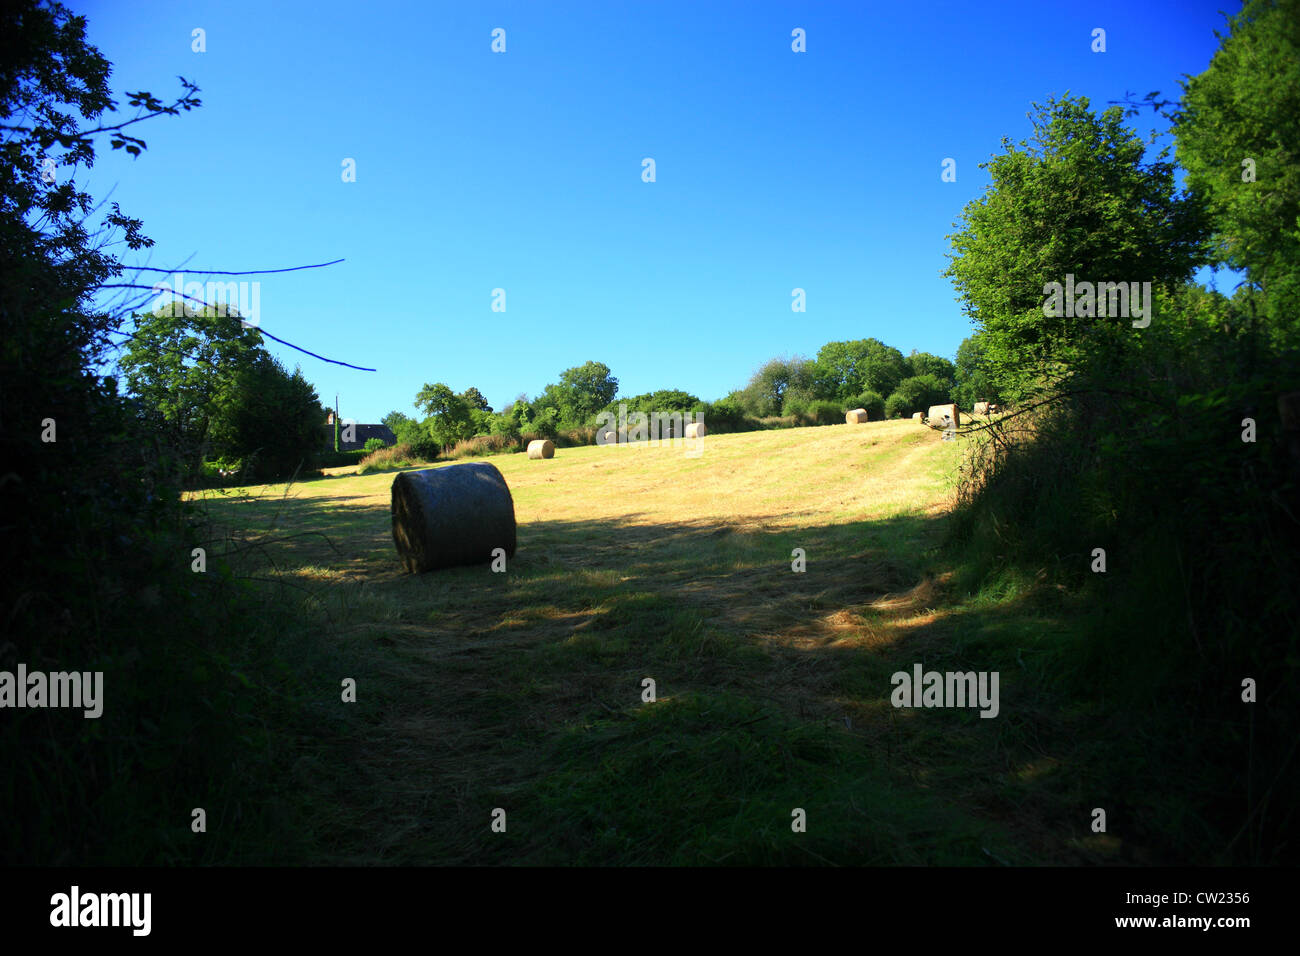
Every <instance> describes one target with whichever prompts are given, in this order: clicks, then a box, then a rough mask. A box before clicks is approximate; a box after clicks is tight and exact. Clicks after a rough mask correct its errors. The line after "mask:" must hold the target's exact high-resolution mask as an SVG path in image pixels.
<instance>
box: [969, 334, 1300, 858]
mask: <svg viewBox="0 0 1300 956" xmlns="http://www.w3.org/2000/svg"><path fill="white" fill-rule="evenodd" d="M1189 352H1190V353H1191V354H1189ZM1218 354H1219V366H1218V367H1219V368H1220V369H1226V370H1227V371H1228V374H1229V376H1231V374H1232V354H1233V350H1232V349H1231V348H1229V347H1228V345H1227V344H1223V343H1221V348H1220V350H1219V353H1218ZM1180 357H1181V358H1182V359H1183V362H1182V364H1181V366H1180V368H1179V370H1178V371H1177V373H1176V374H1171V375H1168V376H1166V377H1164V378H1163V379H1161V378H1160V377H1158V376H1153V375H1146V376H1144V377H1139V376H1138V375H1136V374H1134V375H1131V376H1130V377H1128V378H1112V379H1110V380H1109V382H1108V383H1107V384H1106V385H1104V386H1099V385H1095V384H1094V385H1088V384H1087V383H1086V382H1084V383H1082V385H1081V387H1079V388H1077V389H1073V390H1071V391H1070V392H1069V393H1063V394H1057V395H1054V396H1050V397H1049V398H1047V399H1045V400H1044V402H1043V403H1042V404H1039V405H1037V406H1033V407H1026V408H1024V409H1022V410H1020V411H1019V412H1017V413H1013V414H1011V415H1009V416H1007V417H1005V418H1003V419H1001V420H998V421H995V422H993V423H992V424H989V425H985V426H983V429H982V433H981V438H982V440H981V441H980V442H978V443H977V444H976V450H975V452H974V454H973V455H972V456H971V457H970V459H969V460H968V462H967V465H966V468H965V471H964V474H963V479H962V483H961V488H960V501H959V505H958V508H957V510H956V512H955V515H954V519H953V523H952V526H951V534H950V538H949V542H948V551H949V554H950V555H952V556H954V557H955V558H957V559H958V561H959V566H960V569H961V570H960V571H959V580H958V586H959V587H961V588H963V589H965V590H966V591H968V592H970V593H976V594H979V593H984V594H987V595H989V596H990V599H991V600H993V601H995V602H996V601H997V600H998V599H999V598H998V596H999V595H1012V594H1014V595H1017V596H1018V597H1019V596H1022V595H1024V594H1025V593H1030V594H1033V595H1035V597H1036V600H1039V601H1040V602H1045V603H1047V604H1052V605H1056V606H1066V605H1068V606H1069V607H1071V608H1072V609H1073V613H1074V614H1075V619H1074V620H1075V623H1074V626H1072V627H1071V628H1070V629H1069V630H1068V631H1066V632H1063V633H1062V634H1061V635H1060V636H1059V637H1058V638H1057V639H1055V640H1054V641H1051V642H1049V646H1048V647H1047V648H1046V651H1047V653H1048V655H1049V658H1050V661H1051V663H1050V666H1049V667H1048V668H1047V674H1048V678H1049V679H1050V681H1051V682H1052V685H1053V687H1052V691H1053V693H1055V694H1058V695H1059V696H1060V697H1061V699H1062V705H1063V706H1067V707H1070V708H1075V709H1079V710H1081V711H1086V712H1088V713H1089V714H1091V715H1092V716H1091V718H1090V720H1091V721H1092V722H1093V723H1094V725H1095V726H1096V727H1097V728H1098V730H1099V735H1098V737H1097V738H1096V740H1097V741H1098V744H1097V746H1096V747H1094V749H1093V751H1092V753H1091V754H1090V759H1089V761H1088V764H1089V765H1088V769H1087V772H1086V778H1087V779H1088V780H1089V783H1090V786H1091V791H1090V792H1092V793H1093V794H1096V795H1097V797H1096V799H1098V804H1097V805H1103V804H1104V802H1105V801H1104V800H1102V798H1101V795H1103V794H1104V795H1106V798H1107V799H1109V800H1110V801H1111V806H1122V807H1123V815H1124V824H1123V827H1124V829H1125V831H1126V832H1128V833H1129V834H1131V835H1136V834H1140V836H1141V838H1142V839H1144V840H1145V841H1146V842H1147V843H1148V845H1151V846H1153V847H1156V848H1157V850H1158V852H1163V853H1164V854H1165V855H1167V856H1168V857H1169V858H1173V859H1179V860H1182V861H1185V862H1192V863H1219V864H1239V863H1265V864H1267V863H1279V862H1283V861H1284V860H1287V859H1291V860H1293V859H1294V857H1295V849H1294V847H1295V844H1296V816H1295V805H1294V801H1293V800H1291V799H1290V798H1289V797H1288V796H1287V795H1288V794H1294V793H1295V792H1296V789H1297V786H1298V785H1300V774H1298V773H1297V771H1298V770H1300V763H1298V762H1297V761H1296V759H1295V750H1296V741H1297V739H1300V719H1297V711H1296V709H1295V708H1294V707H1291V706H1286V705H1283V704H1282V703H1281V702H1282V701H1285V700H1291V701H1293V700H1295V697H1296V694H1297V692H1298V691H1300V599H1298V598H1297V589H1296V588H1295V587H1294V582H1296V581H1297V580H1300V525H1297V523H1296V521H1295V516H1293V515H1290V514H1288V512H1287V510H1286V508H1285V507H1284V506H1283V503H1282V501H1283V499H1282V498H1281V497H1280V495H1279V492H1281V491H1284V490H1285V489H1286V488H1288V487H1292V486H1293V485H1294V477H1293V476H1288V473H1287V469H1286V467H1285V463H1284V458H1283V454H1282V449H1281V447H1280V446H1279V442H1278V440H1277V436H1278V435H1279V434H1280V430H1279V427H1278V425H1279V423H1278V415H1277V409H1276V396H1277V394H1278V392H1279V391H1280V390H1282V389H1283V388H1284V387H1285V383H1286V381H1287V380H1290V381H1294V380H1295V379H1294V378H1293V377H1292V376H1293V375H1294V372H1295V369H1296V364H1295V358H1294V356H1292V357H1286V356H1279V357H1278V358H1277V361H1276V362H1275V363H1273V364H1271V365H1268V364H1266V365H1264V366H1260V367H1257V368H1256V373H1255V374H1254V375H1253V376H1252V375H1250V374H1249V371H1248V369H1242V370H1241V371H1242V377H1241V378H1239V379H1238V380H1237V381H1236V382H1235V383H1232V384H1222V380H1221V379H1220V378H1219V377H1218V376H1215V375H1213V374H1211V373H1210V372H1209V369H1210V368H1211V367H1213V365H1214V363H1209V362H1201V361H1198V356H1197V354H1196V353H1195V352H1194V351H1193V350H1191V349H1190V348H1189V347H1187V346H1184V347H1183V348H1182V354H1181V356H1180ZM1173 364H1174V363H1172V362H1171V366H1172V365H1173ZM1130 371H1132V370H1130ZM1229 381H1231V378H1229ZM1243 413H1248V414H1249V415H1250V416H1251V417H1253V418H1254V419H1255V420H1256V424H1257V428H1258V434H1259V440H1258V441H1256V442H1254V443H1250V442H1243V440H1242V418H1243ZM1099 549H1100V550H1099ZM1103 553H1104V559H1105V570H1104V571H1102V570H1100V568H1101V565H1100V563H1099V561H1100V559H1101V557H1102V555H1103ZM1288 582H1290V583H1288ZM1247 679H1250V680H1253V681H1255V682H1256V685H1257V687H1258V688H1259V690H1258V696H1257V702H1255V703H1247V702H1244V701H1243V699H1242V697H1243V681H1246V680H1247ZM1100 741H1104V742H1105V744H1104V747H1103V746H1102V745H1101V744H1100Z"/></svg>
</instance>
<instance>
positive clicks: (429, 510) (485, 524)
mask: <svg viewBox="0 0 1300 956" xmlns="http://www.w3.org/2000/svg"><path fill="white" fill-rule="evenodd" d="M393 543H394V544H396V545H397V553H398V556H399V557H401V559H402V563H403V564H404V565H405V566H406V570H407V571H410V572H411V573H413V574H414V573H417V572H424V571H433V570H436V569H437V568H449V567H453V566H455V565H460V564H482V563H483V562H485V561H490V560H492V552H493V551H494V550H495V549H496V548H504V549H505V552H506V554H507V555H513V554H514V553H515V502H514V499H513V498H511V497H510V489H509V488H508V487H507V486H506V480H505V478H503V477H502V476H501V472H499V471H497V469H496V466H495V465H491V464H488V463H487V462H485V461H476V462H470V463H468V464H464V465H447V466H446V467H444V468H427V469H425V470H424V471H407V472H403V473H402V474H400V475H398V476H397V477H396V478H394V479H393Z"/></svg>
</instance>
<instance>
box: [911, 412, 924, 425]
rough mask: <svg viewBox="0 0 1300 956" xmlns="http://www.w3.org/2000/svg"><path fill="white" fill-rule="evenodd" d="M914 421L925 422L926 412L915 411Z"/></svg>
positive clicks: (913, 414)
mask: <svg viewBox="0 0 1300 956" xmlns="http://www.w3.org/2000/svg"><path fill="white" fill-rule="evenodd" d="M912 421H914V422H922V423H923V422H924V421H925V412H913V413H912Z"/></svg>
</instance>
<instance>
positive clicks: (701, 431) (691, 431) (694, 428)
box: [686, 422, 709, 438]
mask: <svg viewBox="0 0 1300 956" xmlns="http://www.w3.org/2000/svg"><path fill="white" fill-rule="evenodd" d="M708 433H709V430H708V429H707V428H705V427H704V422H689V423H688V424H687V425H686V437H687V438H703V437H704V436H705V435H707V434H708Z"/></svg>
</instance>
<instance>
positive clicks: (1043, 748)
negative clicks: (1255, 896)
mask: <svg viewBox="0 0 1300 956" xmlns="http://www.w3.org/2000/svg"><path fill="white" fill-rule="evenodd" d="M961 453H962V442H943V441H941V440H940V436H939V434H938V433H937V432H934V431H931V430H929V429H925V428H922V427H919V426H917V425H914V424H913V423H911V422H883V423H871V424H868V425H858V426H847V425H840V426H828V427H821V428H803V429H790V430H783V431H766V432H756V433H746V434H736V435H722V436H710V438H709V439H707V441H706V446H705V452H704V454H703V455H702V456H700V457H698V458H688V457H685V456H684V455H683V453H682V450H681V449H680V448H676V449H672V448H660V449H650V448H645V449H611V448H599V447H586V448H570V449H561V450H559V451H557V453H556V458H555V459H553V460H551V461H528V460H527V459H526V458H525V457H524V456H522V455H507V456H498V457H495V458H494V459H493V463H494V464H496V465H497V467H498V468H500V469H501V471H502V472H503V474H504V475H505V477H506V480H507V482H508V483H509V485H510V488H511V490H512V494H513V496H514V500H515V507H516V513H517V517H518V520H519V550H518V552H517V554H516V555H515V557H514V558H513V559H512V561H511V562H510V564H509V568H508V571H507V573H504V574H493V573H491V572H490V571H489V569H488V567H487V566H486V565H485V566H482V567H472V568H457V569H450V570H446V571H440V572H435V573H432V574H427V575H418V576H412V575H407V574H405V573H402V572H401V570H400V567H399V565H398V562H397V559H396V554H395V551H394V549H393V545H392V539H391V533H390V517H389V501H388V489H389V485H390V483H391V481H392V476H391V475H369V476H340V477H331V478H322V479H318V480H315V481H309V482H304V483H302V484H299V485H295V486H292V487H290V488H285V487H284V486H273V487H263V488H251V489H243V490H237V491H236V492H234V493H228V494H212V495H207V496H206V497H205V499H204V500H205V501H206V506H207V508H208V511H209V513H210V515H211V517H212V520H213V521H214V523H215V525H216V526H217V527H218V528H219V529H221V531H222V533H223V534H224V535H225V540H227V541H229V542H232V543H237V544H238V546H239V547H240V548H241V549H242V550H241V551H240V552H239V553H240V555H241V556H242V558H243V560H244V562H245V565H244V571H243V573H251V572H250V571H249V568H250V567H253V566H256V567H257V571H256V574H257V576H258V577H260V578H263V579H266V581H267V582H271V583H264V584H263V585H262V586H263V587H265V588H268V589H272V590H273V592H274V593H275V594H276V595H277V600H280V601H281V602H283V604H284V606H285V607H291V608H292V609H293V611H294V613H295V614H297V615H298V616H299V620H300V622H301V623H300V626H299V629H298V631H299V633H298V634H297V636H296V637H295V640H298V641H300V642H305V645H306V646H309V647H310V648H311V650H310V651H307V652H302V653H300V652H298V651H295V652H294V654H293V655H292V658H291V659H292V660H293V661H294V666H295V668H296V669H297V672H296V679H297V681H298V683H299V685H300V686H301V687H303V688H310V692H308V693H306V694H304V693H302V692H301V691H299V692H298V696H296V697H295V698H294V699H293V702H294V705H295V706H299V707H303V708H308V709H310V712H311V713H312V714H314V715H316V716H317V718H319V719H320V724H319V727H320V732H319V733H316V734H312V733H310V732H306V733H304V732H303V731H302V730H301V722H299V724H297V725H295V726H296V727H298V728H299V729H297V730H296V731H295V734H294V736H293V740H292V746H291V749H292V750H293V752H294V754H295V756H294V757H293V759H289V760H286V761H285V769H284V778H283V780H282V781H281V783H282V787H283V792H284V794H285V797H284V799H285V800H286V801H288V803H289V804H290V805H291V806H292V812H291V814H290V815H291V816H292V817H293V818H294V819H295V820H298V821H301V823H300V824H296V825H295V826H296V827H297V830H296V833H295V836H296V838H297V839H296V840H295V842H294V844H293V845H292V846H290V845H286V846H285V847H284V848H283V850H282V855H281V856H280V857H278V858H276V859H275V860H274V862H282V863H300V862H329V863H350V864H376V863H379V864H382V863H426V864H427V863H435V864H436V863H510V864H563V863H581V864H708V863H722V864H727V865H730V864H764V863H776V864H798V863H808V864H822V863H827V862H831V863H837V864H894V863H898V864H971V865H993V864H996V863H1011V864H1023V863H1078V862H1087V861H1111V860H1120V859H1124V860H1133V861H1138V862H1141V861H1143V860H1145V859H1146V857H1144V855H1143V854H1144V850H1143V848H1142V847H1141V846H1136V847H1135V846H1131V845H1130V843H1131V842H1132V841H1131V840H1129V839H1127V837H1126V836H1125V835H1124V834H1123V833H1122V832H1121V833H1120V834H1118V835H1114V834H1113V835H1105V834H1103V835H1093V834H1092V833H1091V832H1090V830H1089V828H1088V822H1089V817H1088V813H1089V811H1090V809H1091V808H1092V807H1093V806H1097V805H1103V806H1109V805H1112V804H1113V803H1115V802H1116V801H1118V800H1119V799H1120V796H1119V795H1117V794H1113V793H1109V792H1105V791H1104V790H1101V789H1098V787H1097V781H1098V779H1099V778H1098V776H1097V774H1096V772H1095V768H1096V766H1097V764H1098V761H1101V760H1104V759H1105V748H1106V745H1107V737H1106V734H1107V733H1112V732H1113V733H1119V732H1120V731H1117V730H1115V729H1114V728H1108V727H1107V726H1106V725H1105V724H1104V722H1101V723H1099V722H1098V720H1097V715H1096V714H1095V713H1093V712H1091V711H1090V710H1089V709H1088V706H1087V703H1086V700H1082V699H1080V698H1078V697H1077V695H1076V696H1075V697H1072V696H1070V695H1069V694H1066V693H1063V692H1062V691H1061V690H1060V686H1061V685H1060V684H1059V682H1058V681H1055V678H1054V675H1056V674H1057V673H1058V671H1059V668H1060V661H1061V660H1062V655H1063V654H1068V652H1069V648H1070V646H1071V642H1072V641H1075V640H1077V636H1078V635H1077V628H1076V627H1075V625H1074V623H1073V622H1074V621H1075V617H1074V616H1073V615H1072V612H1071V610H1070V609H1069V607H1068V606H1065V605H1062V604H1061V602H1060V601H1054V600H1045V599H1044V596H1043V595H1042V594H1041V593H1040V592H1041V589H1039V590H1035V588H1034V587H1033V586H1032V582H1025V581H1011V580H1008V581H1006V582H1004V584H1005V586H996V585H994V586H990V587H988V588H986V589H977V590H974V591H971V590H968V589H965V587H964V585H963V584H962V578H961V575H959V574H954V573H953V572H954V569H953V568H952V567H950V566H948V564H947V563H946V562H947V560H948V559H947V558H945V557H944V556H943V554H942V553H941V552H940V550H939V544H940V542H941V541H942V539H943V534H944V531H945V529H946V523H947V515H948V509H949V507H950V504H951V498H952V493H953V487H954V475H955V469H956V465H957V462H958V460H959V457H960V455H961ZM795 548H802V549H804V551H805V553H806V560H807V570H806V572H805V573H801V574H796V573H794V572H792V570H791V560H792V557H791V552H792V550H793V549H795ZM916 662H920V663H922V664H923V665H924V667H925V668H926V669H927V670H928V669H939V670H957V669H960V670H968V669H973V670H998V671H1000V673H1001V716H1000V718H999V719H995V720H985V719H980V718H979V717H978V715H977V714H976V713H975V712H973V711H952V710H942V709H940V710H933V709H932V710H917V711H912V710H907V709H903V710H898V709H895V708H893V707H892V706H890V703H889V694H890V691H891V690H892V685H891V683H890V675H891V674H892V673H893V672H895V671H898V670H906V671H910V669H911V667H912V665H913V663H916ZM358 675H359V676H358ZM346 676H358V700H357V703H355V704H343V703H341V702H340V701H339V686H340V681H341V679H342V678H343V677H346ZM645 678H652V679H653V680H654V681H655V685H656V691H657V694H658V699H657V700H656V701H655V702H653V703H646V702H643V700H642V696H641V695H642V681H643V680H644V679H645ZM1099 726H1100V727H1101V728H1102V730H1101V731H1100V732H1099V731H1098V727H1099ZM285 746H289V745H288V744H287V743H286V745H285ZM1107 801H1111V803H1108V802H1107ZM496 808H501V809H503V810H504V811H505V812H506V818H507V830H506V832H505V833H494V832H493V831H492V829H491V826H490V825H491V822H492V813H493V810H494V809H496ZM795 808H802V809H804V810H805V811H806V814H807V821H808V823H807V832H806V833H795V832H793V831H792V829H791V819H792V818H791V813H792V811H793V810H794V809H795Z"/></svg>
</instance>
